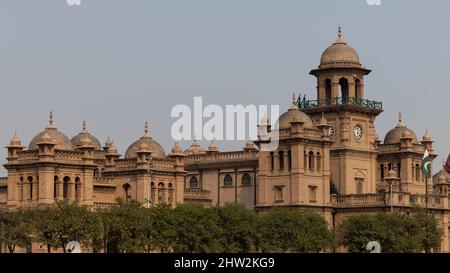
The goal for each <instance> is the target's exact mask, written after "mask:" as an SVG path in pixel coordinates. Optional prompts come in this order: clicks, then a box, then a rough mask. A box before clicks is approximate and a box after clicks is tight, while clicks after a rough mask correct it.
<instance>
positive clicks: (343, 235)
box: [339, 210, 442, 253]
mask: <svg viewBox="0 0 450 273" xmlns="http://www.w3.org/2000/svg"><path fill="white" fill-rule="evenodd" d="M427 224H428V227H427ZM441 236H442V231H440V229H439V227H438V225H437V222H436V220H435V219H434V218H433V217H429V219H428V221H427V220H426V216H425V213H423V212H422V211H420V210H419V211H416V212H415V213H414V214H413V216H412V217H410V216H407V215H404V214H400V213H380V214H376V215H359V216H352V217H350V218H348V219H347V220H346V221H344V223H343V224H342V225H341V226H340V228H339V238H340V242H341V243H342V244H343V245H344V246H346V247H347V248H348V250H349V251H350V252H367V250H366V245H367V243H369V242H370V241H377V242H379V243H380V245H381V248H382V252H385V253H411V252H420V251H423V250H425V251H427V247H428V250H431V249H436V248H438V247H439V244H440V239H441Z"/></svg>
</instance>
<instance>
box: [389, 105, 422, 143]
mask: <svg viewBox="0 0 450 273" xmlns="http://www.w3.org/2000/svg"><path fill="white" fill-rule="evenodd" d="M404 134H405V136H407V137H408V138H412V139H413V143H417V136H416V133H414V131H413V130H411V129H409V128H408V127H406V126H405V125H403V123H402V115H401V113H400V114H399V121H398V124H397V126H396V127H395V128H394V129H392V130H390V131H389V132H388V133H387V134H386V136H385V137H384V144H396V143H400V141H401V139H402V138H403V137H404Z"/></svg>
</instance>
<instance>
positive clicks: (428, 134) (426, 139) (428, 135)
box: [422, 129, 432, 142]
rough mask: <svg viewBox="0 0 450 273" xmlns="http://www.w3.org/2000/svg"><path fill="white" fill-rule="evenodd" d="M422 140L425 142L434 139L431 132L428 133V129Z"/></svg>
mask: <svg viewBox="0 0 450 273" xmlns="http://www.w3.org/2000/svg"><path fill="white" fill-rule="evenodd" d="M422 141H423V142H430V141H432V139H431V135H430V133H428V129H427V130H426V132H425V135H423V137H422Z"/></svg>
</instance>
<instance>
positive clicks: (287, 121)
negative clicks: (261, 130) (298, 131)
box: [277, 94, 314, 130]
mask: <svg viewBox="0 0 450 273" xmlns="http://www.w3.org/2000/svg"><path fill="white" fill-rule="evenodd" d="M294 121H297V122H303V127H304V128H311V129H312V128H314V124H313V122H312V120H311V118H310V117H309V116H308V115H307V114H305V113H303V112H302V111H300V110H299V109H298V106H297V100H296V98H295V94H294V95H293V97H292V106H291V108H290V109H289V110H288V111H287V112H285V113H284V114H282V115H281V116H280V118H279V119H278V121H277V125H278V129H280V130H281V129H289V128H290V127H291V122H294Z"/></svg>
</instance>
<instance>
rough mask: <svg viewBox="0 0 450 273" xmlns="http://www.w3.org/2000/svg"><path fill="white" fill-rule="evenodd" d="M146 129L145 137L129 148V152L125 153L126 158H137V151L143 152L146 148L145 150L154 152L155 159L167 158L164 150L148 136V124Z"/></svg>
mask: <svg viewBox="0 0 450 273" xmlns="http://www.w3.org/2000/svg"><path fill="white" fill-rule="evenodd" d="M144 128H145V129H144V135H143V136H142V137H141V138H140V139H138V140H136V141H135V142H133V144H131V145H130V147H128V149H127V151H126V152H125V158H135V157H137V154H136V151H139V150H142V148H144V150H150V151H151V152H152V157H154V158H164V157H166V152H165V151H164V148H163V147H162V146H161V145H160V144H159V143H158V142H156V141H154V140H153V139H152V138H151V137H150V136H149V135H148V123H147V122H145V126H144Z"/></svg>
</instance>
